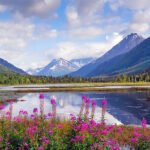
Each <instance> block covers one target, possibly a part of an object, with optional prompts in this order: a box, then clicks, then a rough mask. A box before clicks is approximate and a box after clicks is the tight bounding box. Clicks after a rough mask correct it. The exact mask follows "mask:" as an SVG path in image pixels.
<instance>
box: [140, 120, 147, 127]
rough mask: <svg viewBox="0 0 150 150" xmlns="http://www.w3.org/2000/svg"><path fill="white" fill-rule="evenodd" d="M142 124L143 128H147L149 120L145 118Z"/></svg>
mask: <svg viewBox="0 0 150 150" xmlns="http://www.w3.org/2000/svg"><path fill="white" fill-rule="evenodd" d="M141 125H142V127H143V128H146V125H147V120H146V119H145V118H143V119H142V121H141Z"/></svg>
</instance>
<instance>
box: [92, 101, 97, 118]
mask: <svg viewBox="0 0 150 150" xmlns="http://www.w3.org/2000/svg"><path fill="white" fill-rule="evenodd" d="M95 106H96V102H95V101H92V112H91V118H92V119H93V118H94V113H95Z"/></svg>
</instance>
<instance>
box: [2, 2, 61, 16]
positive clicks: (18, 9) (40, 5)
mask: <svg viewBox="0 0 150 150" xmlns="http://www.w3.org/2000/svg"><path fill="white" fill-rule="evenodd" d="M0 5H2V6H3V7H5V8H7V9H8V10H10V11H11V12H12V13H13V14H18V13H19V14H21V15H22V16H24V17H39V18H45V17H50V16H51V17H54V16H55V15H56V12H55V11H56V10H57V9H58V7H59V5H60V0H1V1H0Z"/></svg>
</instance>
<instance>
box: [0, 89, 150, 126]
mask: <svg viewBox="0 0 150 150" xmlns="http://www.w3.org/2000/svg"><path fill="white" fill-rule="evenodd" d="M0 95H2V93H0ZM44 95H45V99H44V113H49V112H51V104H50V99H51V97H53V96H54V97H55V98H56V100H57V112H58V113H59V114H68V115H69V114H70V113H75V114H78V113H79V110H80V105H81V102H82V101H81V97H82V95H86V96H88V97H89V98H90V99H92V100H96V102H97V108H96V113H97V115H99V116H98V117H99V118H100V114H101V112H100V111H101V109H100V107H101V100H102V99H103V98H104V97H105V98H106V99H107V102H108V104H107V113H108V114H110V116H109V118H111V119H116V120H117V121H119V122H121V123H123V124H137V125H139V124H140V123H141V119H142V118H143V117H144V118H146V119H147V121H148V123H149V124H150V101H147V97H148V92H49V93H45V94H44ZM7 96H9V97H11V98H16V99H17V100H18V101H16V102H14V103H13V115H14V116H15V115H18V113H19V111H20V110H21V109H23V110H27V111H28V112H29V113H30V114H31V113H32V111H33V108H35V107H37V108H39V107H40V100H39V93H27V94H20V93H18V94H17V93H15V94H13V95H12V94H11V95H9V94H8V93H7V95H5V94H4V93H3V97H5V98H6V97H7ZM20 100H25V101H20ZM5 105H6V107H5V111H7V110H8V109H9V103H5Z"/></svg>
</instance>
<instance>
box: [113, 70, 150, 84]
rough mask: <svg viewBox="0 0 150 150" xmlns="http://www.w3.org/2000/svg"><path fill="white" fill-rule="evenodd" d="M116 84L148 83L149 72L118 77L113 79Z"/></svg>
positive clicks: (149, 80)
mask: <svg viewBox="0 0 150 150" xmlns="http://www.w3.org/2000/svg"><path fill="white" fill-rule="evenodd" d="M113 80H114V81H116V82H150V72H144V73H141V74H137V75H125V74H123V75H119V76H117V77H115V78H114V79H113Z"/></svg>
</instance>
